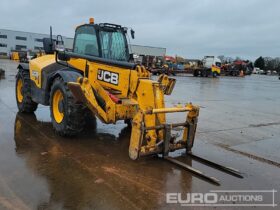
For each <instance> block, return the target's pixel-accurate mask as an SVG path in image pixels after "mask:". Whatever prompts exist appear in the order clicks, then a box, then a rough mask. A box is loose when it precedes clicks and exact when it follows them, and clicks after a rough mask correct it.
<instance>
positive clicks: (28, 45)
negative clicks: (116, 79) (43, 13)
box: [0, 29, 166, 58]
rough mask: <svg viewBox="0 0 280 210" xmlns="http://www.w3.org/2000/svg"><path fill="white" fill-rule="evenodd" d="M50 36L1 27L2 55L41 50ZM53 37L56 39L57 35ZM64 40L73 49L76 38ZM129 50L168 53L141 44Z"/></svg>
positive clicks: (139, 52) (0, 53)
mask: <svg viewBox="0 0 280 210" xmlns="http://www.w3.org/2000/svg"><path fill="white" fill-rule="evenodd" d="M49 36H50V35H49V34H40V33H31V32H23V31H14V30H6V29H0V55H9V54H10V52H11V51H13V50H20V51H28V50H31V51H40V50H42V49H43V38H49ZM53 39H56V36H55V35H54V36H53ZM63 40H64V45H65V48H67V49H72V47H73V40H74V39H73V38H69V37H64V36H63ZM129 51H130V53H133V54H135V55H137V56H138V57H139V58H143V57H145V56H146V57H147V56H150V57H151V56H152V57H163V56H165V54H166V49H165V48H160V47H150V46H141V45H129Z"/></svg>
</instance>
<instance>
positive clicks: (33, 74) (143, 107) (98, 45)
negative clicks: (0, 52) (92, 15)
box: [16, 19, 217, 183]
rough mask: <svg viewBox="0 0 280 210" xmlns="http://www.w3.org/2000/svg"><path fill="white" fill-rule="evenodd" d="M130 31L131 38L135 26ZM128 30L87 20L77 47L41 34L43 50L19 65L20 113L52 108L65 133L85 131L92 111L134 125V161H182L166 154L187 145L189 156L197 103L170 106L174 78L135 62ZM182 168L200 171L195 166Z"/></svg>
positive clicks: (79, 29)
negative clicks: (176, 116) (171, 118)
mask: <svg viewBox="0 0 280 210" xmlns="http://www.w3.org/2000/svg"><path fill="white" fill-rule="evenodd" d="M130 32H131V36H132V38H134V31H133V30H131V31H130ZM127 35H128V29H127V28H126V27H122V26H120V25H116V24H109V23H100V24H95V23H94V20H93V19H90V22H89V23H88V24H84V25H81V26H78V27H77V28H76V33H75V40H74V46H73V51H72V52H67V51H65V50H64V48H63V40H62V37H61V36H58V37H57V40H56V43H54V42H53V40H52V38H49V39H44V50H45V53H46V55H44V56H41V57H38V58H36V59H33V60H31V61H30V63H29V65H28V64H20V65H19V71H18V74H17V80H16V99H17V105H18V108H19V111H20V112H29V113H30V112H34V111H35V110H36V109H37V105H38V104H43V105H48V106H50V112H51V120H52V125H53V127H54V129H55V131H56V132H57V133H58V134H60V135H63V136H70V135H76V134H78V133H79V132H81V131H82V130H83V129H84V128H85V123H86V122H87V118H88V117H89V116H97V117H98V118H99V119H100V120H101V121H102V122H103V123H106V124H112V123H113V124H114V123H116V122H117V121H119V120H124V121H125V122H126V123H128V124H130V125H131V126H132V131H131V138H130V146H129V157H130V158H131V159H133V160H135V159H137V158H139V157H141V156H146V155H152V154H162V156H163V157H165V159H167V160H169V161H171V162H173V163H175V164H177V165H179V166H182V165H180V164H178V163H177V162H176V160H173V159H171V158H170V157H168V153H169V152H172V151H175V150H178V149H185V150H186V151H187V152H188V153H189V154H190V152H191V149H192V147H193V143H194V139H195V133H196V128H197V121H198V115H199V107H198V106H196V105H193V104H192V103H187V104H184V105H178V106H175V107H170V108H167V107H165V101H164V95H170V94H171V93H172V90H173V88H174V85H175V82H176V80H175V79H173V78H169V77H168V76H167V75H164V74H162V75H161V76H160V77H159V78H158V80H157V81H154V80H152V79H151V75H150V72H149V71H147V70H146V69H145V67H144V66H142V65H139V64H135V63H130V62H129V60H130V55H129V51H128V43H127V39H126V36H127ZM50 37H52V33H51V36H50ZM54 48H55V49H54ZM176 112H185V113H187V114H186V117H185V120H184V121H183V122H180V123H178V122H176V123H170V124H169V123H167V120H166V117H167V116H166V114H167V113H176ZM178 131H181V135H178ZM174 132H176V133H175V134H174ZM185 168H186V169H188V170H191V171H192V172H193V173H196V174H198V172H197V171H198V170H196V169H192V168H191V167H190V166H187V167H185ZM199 175H202V176H203V175H204V174H202V173H201V172H200V173H199ZM204 176H205V177H206V178H208V179H209V180H210V181H212V182H216V183H217V180H216V179H214V178H213V177H208V176H206V175H204Z"/></svg>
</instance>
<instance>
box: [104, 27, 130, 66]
mask: <svg viewBox="0 0 280 210" xmlns="http://www.w3.org/2000/svg"><path fill="white" fill-rule="evenodd" d="M99 34H100V42H101V51H102V57H103V58H107V59H111V60H116V61H128V52H127V48H126V39H125V35H124V33H123V32H122V31H121V30H104V29H103V30H101V31H100V32H99Z"/></svg>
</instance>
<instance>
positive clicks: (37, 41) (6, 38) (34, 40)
mask: <svg viewBox="0 0 280 210" xmlns="http://www.w3.org/2000/svg"><path fill="white" fill-rule="evenodd" d="M49 36H50V35H49V34H40V33H31V32H23V31H13V30H6V29H0V55H9V53H10V52H11V51H13V50H19V51H28V50H31V51H40V50H42V49H43V38H49ZM53 38H54V39H55V38H56V36H53ZM63 40H64V43H65V47H66V48H69V49H71V48H72V45H73V39H72V38H68V37H63Z"/></svg>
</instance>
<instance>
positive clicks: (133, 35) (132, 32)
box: [130, 29, 135, 39]
mask: <svg viewBox="0 0 280 210" xmlns="http://www.w3.org/2000/svg"><path fill="white" fill-rule="evenodd" d="M130 34H131V37H132V39H134V38H135V31H134V30H133V29H131V30H130Z"/></svg>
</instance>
